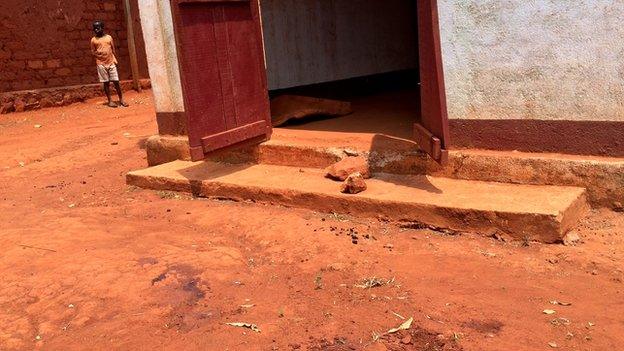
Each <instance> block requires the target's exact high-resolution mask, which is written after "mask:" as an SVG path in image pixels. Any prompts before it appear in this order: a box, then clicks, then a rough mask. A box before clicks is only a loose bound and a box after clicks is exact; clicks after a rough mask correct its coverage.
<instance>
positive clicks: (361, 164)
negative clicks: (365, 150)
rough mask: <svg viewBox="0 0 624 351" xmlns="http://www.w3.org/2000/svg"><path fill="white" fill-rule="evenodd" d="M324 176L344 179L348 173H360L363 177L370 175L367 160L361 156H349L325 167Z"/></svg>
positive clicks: (366, 177)
mask: <svg viewBox="0 0 624 351" xmlns="http://www.w3.org/2000/svg"><path fill="white" fill-rule="evenodd" d="M325 173H326V174H325V177H327V178H331V179H333V180H339V181H345V180H346V179H347V177H349V175H351V174H353V173H360V174H361V175H362V177H363V178H364V179H368V178H370V177H371V173H370V166H369V164H368V160H367V159H366V158H365V157H363V156H355V157H353V156H349V157H345V158H344V159H342V160H340V161H338V162H336V163H334V164H333V165H331V166H329V167H327V168H326V169H325Z"/></svg>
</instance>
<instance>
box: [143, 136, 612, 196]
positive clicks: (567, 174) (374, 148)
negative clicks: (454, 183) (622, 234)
mask: <svg viewBox="0 0 624 351" xmlns="http://www.w3.org/2000/svg"><path fill="white" fill-rule="evenodd" d="M353 153H357V154H361V155H365V156H367V157H368V158H369V160H370V163H371V165H372V167H373V170H374V171H375V172H382V173H392V174H421V175H422V174H429V175H434V176H440V177H448V178H455V179H465V180H479V181H493V182H502V183H514V184H532V185H564V186H576V187H582V188H586V189H587V197H588V201H589V203H590V204H591V205H592V206H595V207H607V208H612V207H614V205H615V203H617V202H619V203H624V159H622V158H611V157H592V156H580V155H563V154H547V153H526V152H516V151H488V150H451V151H450V153H449V164H448V165H447V166H446V167H444V168H442V167H440V166H439V165H438V164H436V163H435V162H433V161H431V160H430V159H429V158H428V157H427V155H425V154H423V153H422V152H421V151H419V150H418V148H417V146H416V145H415V144H414V143H413V142H411V141H409V140H405V139H400V138H397V137H391V136H387V135H380V134H370V133H341V132H327V131H322V132H319V131H306V130H289V129H279V128H278V129H275V131H274V134H273V137H272V139H271V140H270V141H268V142H266V143H263V144H261V145H259V146H257V147H253V148H248V149H245V150H238V151H231V152H228V153H225V154H218V155H214V156H213V158H212V159H213V160H215V161H225V162H229V163H241V162H246V163H262V164H271V165H282V166H293V167H310V168H324V167H327V166H328V165H330V164H332V163H334V162H336V161H338V160H340V159H342V158H344V157H346V156H347V154H353ZM147 154H148V160H149V161H150V162H149V164H150V165H158V164H162V163H165V162H170V161H173V160H176V159H180V160H189V159H190V157H189V155H188V140H187V139H186V138H185V137H173V136H154V137H152V138H150V139H149V140H148V142H147ZM616 207H617V206H616Z"/></svg>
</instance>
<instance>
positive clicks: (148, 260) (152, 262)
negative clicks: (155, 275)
mask: <svg viewBox="0 0 624 351" xmlns="http://www.w3.org/2000/svg"><path fill="white" fill-rule="evenodd" d="M156 263H158V260H157V259H155V258H154V257H141V258H139V259H137V264H138V265H139V266H145V265H147V264H149V265H155V264H156Z"/></svg>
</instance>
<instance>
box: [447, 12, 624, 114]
mask: <svg viewBox="0 0 624 351" xmlns="http://www.w3.org/2000/svg"><path fill="white" fill-rule="evenodd" d="M438 6H439V13H440V29H441V39H442V51H443V59H444V68H445V74H446V88H447V99H448V107H449V115H450V117H451V118H453V119H536V120H574V121H600V120H604V121H624V26H623V25H622V20H623V19H624V1H622V0H439V1H438Z"/></svg>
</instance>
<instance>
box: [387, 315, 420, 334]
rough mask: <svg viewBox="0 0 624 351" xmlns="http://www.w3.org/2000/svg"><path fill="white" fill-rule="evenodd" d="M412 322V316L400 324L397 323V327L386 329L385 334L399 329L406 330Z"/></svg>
mask: <svg viewBox="0 0 624 351" xmlns="http://www.w3.org/2000/svg"><path fill="white" fill-rule="evenodd" d="M412 322H414V317H410V318H408V319H407V320H406V321H405V322H403V323H401V325H399V326H398V327H396V328H392V329H390V330H388V331H387V332H386V334H394V333H396V332H399V331H401V330H408V329H409V328H410V327H411V326H412Z"/></svg>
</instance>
